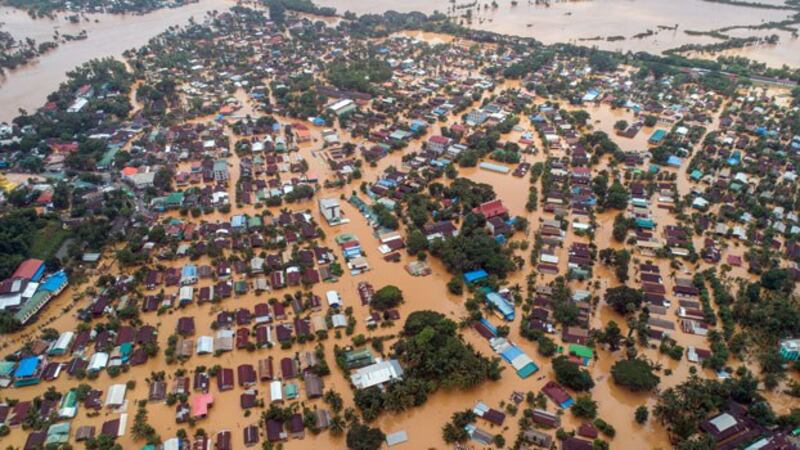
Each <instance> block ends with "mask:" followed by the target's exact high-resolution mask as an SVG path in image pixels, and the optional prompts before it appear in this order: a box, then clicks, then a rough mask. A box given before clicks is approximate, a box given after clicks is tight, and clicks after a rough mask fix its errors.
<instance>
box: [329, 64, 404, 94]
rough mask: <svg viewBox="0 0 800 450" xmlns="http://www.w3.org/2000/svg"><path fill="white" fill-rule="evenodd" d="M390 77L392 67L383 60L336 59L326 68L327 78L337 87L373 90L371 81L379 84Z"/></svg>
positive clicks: (363, 90)
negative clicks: (347, 60)
mask: <svg viewBox="0 0 800 450" xmlns="http://www.w3.org/2000/svg"><path fill="white" fill-rule="evenodd" d="M391 78H392V68H391V67H390V66H389V64H387V63H386V62H385V61H381V60H378V59H373V58H369V59H363V60H358V61H349V62H346V61H337V62H335V63H333V64H331V66H330V69H329V70H328V80H330V82H331V84H333V85H334V86H336V87H337V88H339V89H346V90H356V91H359V92H374V91H375V90H376V89H375V87H374V85H373V83H376V84H380V83H384V82H386V81H389V80H390V79H391Z"/></svg>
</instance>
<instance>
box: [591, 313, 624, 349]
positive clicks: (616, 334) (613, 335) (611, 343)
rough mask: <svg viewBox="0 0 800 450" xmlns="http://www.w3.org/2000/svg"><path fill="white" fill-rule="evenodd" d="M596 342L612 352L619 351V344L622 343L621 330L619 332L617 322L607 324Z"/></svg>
mask: <svg viewBox="0 0 800 450" xmlns="http://www.w3.org/2000/svg"><path fill="white" fill-rule="evenodd" d="M597 341H598V342H600V343H601V344H606V345H608V347H609V349H610V350H611V351H612V352H613V351H617V350H619V344H620V342H621V341H622V330H620V328H619V325H617V322H614V321H613V320H612V321H610V322H608V323H607V324H606V328H605V329H604V330H603V331H602V332H600V333H599V336H598V339H597Z"/></svg>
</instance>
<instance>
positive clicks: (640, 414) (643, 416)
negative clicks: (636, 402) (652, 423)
mask: <svg viewBox="0 0 800 450" xmlns="http://www.w3.org/2000/svg"><path fill="white" fill-rule="evenodd" d="M633 416H634V418H635V419H636V423H638V424H644V423H645V422H647V418H648V417H649V416H650V412H649V411H648V410H647V406H645V405H642V406H640V407H638V408H636V412H635V413H634V415H633Z"/></svg>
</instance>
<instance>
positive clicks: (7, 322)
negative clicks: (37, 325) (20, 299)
mask: <svg viewBox="0 0 800 450" xmlns="http://www.w3.org/2000/svg"><path fill="white" fill-rule="evenodd" d="M21 329H22V324H21V323H20V321H19V320H17V318H16V317H14V315H13V314H11V313H10V312H8V311H0V334H10V333H15V332H17V331H19V330H21Z"/></svg>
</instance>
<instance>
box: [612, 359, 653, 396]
mask: <svg viewBox="0 0 800 450" xmlns="http://www.w3.org/2000/svg"><path fill="white" fill-rule="evenodd" d="M611 376H612V377H613V378H614V382H615V383H617V384H618V385H620V386H625V387H626V388H628V389H630V390H631V391H634V392H644V391H650V390H653V389H655V387H656V386H658V383H659V382H660V381H661V379H660V378H659V377H658V376H657V375H656V374H654V373H653V368H652V367H651V365H650V363H649V362H648V361H646V360H644V359H641V358H635V359H622V360H619V361H617V362H616V363H614V365H613V366H612V367H611Z"/></svg>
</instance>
